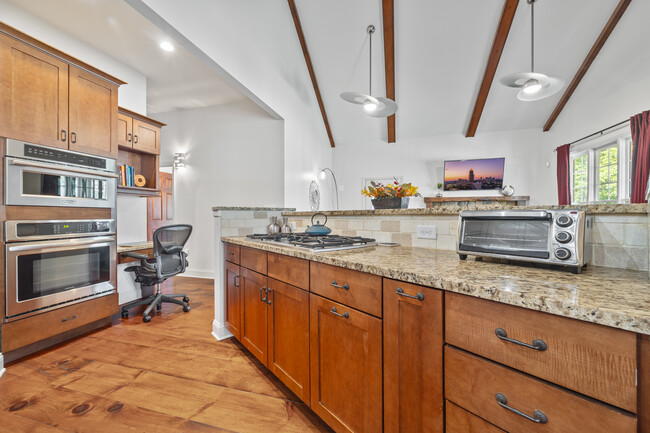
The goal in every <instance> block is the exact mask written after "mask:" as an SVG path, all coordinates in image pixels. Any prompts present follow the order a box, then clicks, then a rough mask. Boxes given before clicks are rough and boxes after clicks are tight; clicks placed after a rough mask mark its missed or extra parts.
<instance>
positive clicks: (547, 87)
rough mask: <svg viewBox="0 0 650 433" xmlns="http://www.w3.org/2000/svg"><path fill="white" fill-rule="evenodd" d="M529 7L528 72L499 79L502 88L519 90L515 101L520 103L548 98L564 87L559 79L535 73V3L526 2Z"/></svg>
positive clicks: (533, 1) (529, 0)
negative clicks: (517, 100)
mask: <svg viewBox="0 0 650 433" xmlns="http://www.w3.org/2000/svg"><path fill="white" fill-rule="evenodd" d="M527 1H528V4H529V5H530V72H515V73H514V74H508V75H506V76H504V77H501V79H500V80H499V82H500V83H501V84H503V85H504V86H508V87H514V88H517V89H521V90H519V93H518V94H517V99H519V100H520V101H538V100H540V99H544V98H548V97H549V96H551V95H554V94H555V93H557V92H558V91H559V90H560V89H562V87H564V81H563V80H562V79H560V78H555V77H549V76H548V75H544V74H540V73H537V72H535V2H536V1H537V0H527Z"/></svg>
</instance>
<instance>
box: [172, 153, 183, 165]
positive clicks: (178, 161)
mask: <svg viewBox="0 0 650 433" xmlns="http://www.w3.org/2000/svg"><path fill="white" fill-rule="evenodd" d="M179 167H185V154H184V153H181V152H179V153H174V168H179Z"/></svg>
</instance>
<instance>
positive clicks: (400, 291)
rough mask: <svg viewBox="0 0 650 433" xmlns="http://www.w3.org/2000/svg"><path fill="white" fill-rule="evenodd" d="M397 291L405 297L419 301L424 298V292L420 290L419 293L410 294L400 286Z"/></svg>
mask: <svg viewBox="0 0 650 433" xmlns="http://www.w3.org/2000/svg"><path fill="white" fill-rule="evenodd" d="M395 293H397V294H398V295H400V296H404V297H405V298H411V299H417V300H418V301H422V300H424V295H423V294H422V292H418V293H417V295H415V296H413V295H409V294H408V293H404V289H402V288H401V287H398V288H397V290H396V291H395Z"/></svg>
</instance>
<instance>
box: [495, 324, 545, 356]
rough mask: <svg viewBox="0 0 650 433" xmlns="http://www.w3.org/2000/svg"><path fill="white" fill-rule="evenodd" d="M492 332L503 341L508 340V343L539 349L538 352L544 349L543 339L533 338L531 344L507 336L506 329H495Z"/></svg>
mask: <svg viewBox="0 0 650 433" xmlns="http://www.w3.org/2000/svg"><path fill="white" fill-rule="evenodd" d="M494 333H495V334H496V335H497V337H499V338H500V339H501V340H503V341H509V342H510V343H515V344H518V345H519V346H524V347H527V348H529V349H534V350H539V351H540V352H543V351H545V350H546V343H545V342H544V340H539V339H535V340H533V344H528V343H524V342H523V341H519V340H514V339H512V338H508V334H507V333H506V330H505V329H503V328H497V329H495V330H494Z"/></svg>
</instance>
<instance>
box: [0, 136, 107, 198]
mask: <svg viewBox="0 0 650 433" xmlns="http://www.w3.org/2000/svg"><path fill="white" fill-rule="evenodd" d="M116 193H117V174H116V173H115V160H114V159H111V158H102V157H99V156H91V155H86V154H83V153H79V152H71V151H68V150H61V149H56V148H52V147H47V146H39V145H35V144H31V143H25V142H23V141H18V140H12V139H8V140H7V151H6V156H5V204H7V205H22V206H60V207H93V208H114V207H115V200H116Z"/></svg>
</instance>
